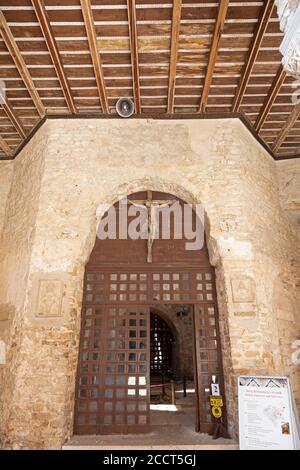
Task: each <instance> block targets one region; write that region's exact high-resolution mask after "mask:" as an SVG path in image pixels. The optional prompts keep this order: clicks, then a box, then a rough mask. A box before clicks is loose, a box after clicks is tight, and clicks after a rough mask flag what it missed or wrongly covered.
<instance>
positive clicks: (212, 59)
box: [199, 0, 229, 112]
mask: <svg viewBox="0 0 300 470" xmlns="http://www.w3.org/2000/svg"><path fill="white" fill-rule="evenodd" d="M228 6H229V0H220V6H219V12H218V17H217V20H216V24H215V30H214V34H213V39H212V44H211V48H210V54H209V60H208V66H207V70H206V76H205V81H204V86H203V92H202V96H201V101H200V108H199V111H200V112H204V111H205V109H206V106H207V101H208V95H209V92H210V87H211V83H212V79H213V73H214V68H215V64H216V61H217V56H218V49H219V44H220V40H221V36H222V32H223V29H224V25H225V19H226V15H227V10H228Z"/></svg>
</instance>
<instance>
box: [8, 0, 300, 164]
mask: <svg viewBox="0 0 300 470" xmlns="http://www.w3.org/2000/svg"><path fill="white" fill-rule="evenodd" d="M274 3H275V2H274V0H265V1H257V0H256V1H255V0H251V1H246V2H240V1H238V0H219V1H218V0H215V1H199V0H44V1H42V0H0V80H1V82H0V103H1V108H0V136H1V138H0V158H8V157H10V156H14V155H15V154H16V152H17V149H18V147H20V146H21V145H22V143H23V142H24V139H26V137H27V136H28V134H29V133H30V131H31V130H32V129H33V128H34V126H35V125H36V124H37V123H38V122H39V121H40V119H41V118H42V117H43V116H45V115H54V114H55V115H63V116H66V115H70V116H72V115H76V116H80V115H95V116H106V115H110V116H112V115H115V113H116V111H115V105H116V102H117V100H118V99H119V98H120V97H124V96H125V97H130V98H132V99H133V100H134V103H135V112H136V114H137V115H139V116H141V117H143V116H144V117H147V116H148V117H158V118H159V117H167V116H168V115H180V116H184V115H185V114H186V115H189V116H190V115H195V118H197V116H199V112H201V113H205V114H206V115H208V117H211V116H212V115H215V116H216V117H217V116H220V115H223V116H224V114H225V115H227V114H228V116H229V117H230V116H232V115H233V114H232V113H236V112H239V113H242V114H245V116H246V117H247V118H248V120H249V122H250V125H251V126H252V128H253V131H254V132H257V133H259V136H260V137H261V138H262V139H263V140H264V142H265V143H266V144H267V145H268V146H269V148H270V150H272V151H273V152H274V155H275V158H286V157H289V156H295V155H299V149H300V108H299V105H298V106H297V105H295V100H297V98H298V99H299V96H300V93H298V95H297V88H298V89H299V88H300V85H299V84H295V80H294V79H293V78H292V77H289V76H287V75H286V73H285V72H284V71H283V68H282V65H281V55H280V52H279V46H280V43H281V41H282V39H283V34H282V33H281V31H280V28H279V20H278V18H277V13H276V7H275V5H274Z"/></svg>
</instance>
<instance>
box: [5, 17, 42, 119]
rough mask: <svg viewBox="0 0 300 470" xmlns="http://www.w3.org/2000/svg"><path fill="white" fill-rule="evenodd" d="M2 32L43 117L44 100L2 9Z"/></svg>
mask: <svg viewBox="0 0 300 470" xmlns="http://www.w3.org/2000/svg"><path fill="white" fill-rule="evenodd" d="M0 34H1V36H2V39H3V41H4V42H5V45H6V47H7V49H8V51H9V52H10V55H11V57H12V59H13V60H14V62H15V65H16V67H17V69H18V72H19V74H20V76H21V78H22V80H23V82H24V83H25V85H26V88H27V90H28V92H29V94H30V96H31V99H32V101H33V103H34V105H35V107H36V109H37V111H38V113H39V115H40V116H41V117H42V116H44V115H45V107H44V105H43V103H42V100H41V98H40V96H39V94H38V92H37V90H36V88H35V86H34V83H33V80H32V78H31V75H30V73H29V71H28V68H27V66H26V64H25V61H24V59H23V57H22V54H21V52H20V50H19V48H18V45H17V43H16V41H15V39H14V37H13V35H12V32H11V30H10V28H9V26H8V24H7V22H6V19H5V16H4V14H3V12H2V11H0Z"/></svg>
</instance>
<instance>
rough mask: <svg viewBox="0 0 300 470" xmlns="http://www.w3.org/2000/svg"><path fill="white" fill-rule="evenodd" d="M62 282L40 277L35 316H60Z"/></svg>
mask: <svg viewBox="0 0 300 470" xmlns="http://www.w3.org/2000/svg"><path fill="white" fill-rule="evenodd" d="M62 297H63V283H62V281H60V280H57V279H40V281H39V289H38V302H37V309H36V316H37V317H43V318H45V317H60V316H61V315H62Z"/></svg>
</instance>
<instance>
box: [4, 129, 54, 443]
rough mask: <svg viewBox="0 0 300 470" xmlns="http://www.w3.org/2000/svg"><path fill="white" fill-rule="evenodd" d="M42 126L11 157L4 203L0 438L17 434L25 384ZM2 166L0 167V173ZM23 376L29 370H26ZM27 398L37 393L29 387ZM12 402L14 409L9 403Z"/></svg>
mask: <svg viewBox="0 0 300 470" xmlns="http://www.w3.org/2000/svg"><path fill="white" fill-rule="evenodd" d="M45 131H46V129H44V130H43V131H42V132H40V133H38V134H37V135H36V136H35V137H34V138H33V139H32V140H31V142H30V143H29V144H28V145H27V148H26V152H24V153H25V155H24V157H25V158H18V159H17V160H15V161H14V172H13V177H12V182H11V187H10V193H9V196H8V201H7V206H6V216H5V223H4V227H3V233H2V243H1V250H0V270H1V284H0V315H1V318H2V321H1V322H0V339H1V340H2V341H4V342H5V344H6V362H7V365H6V366H3V365H0V416H1V419H0V438H1V441H2V442H3V443H5V441H6V437H7V435H10V436H12V437H11V439H12V440H14V437H13V436H14V435H19V427H20V426H24V423H23V424H21V423H19V421H18V419H19V417H20V416H21V415H20V413H19V409H18V408H19V407H22V396H23V395H24V394H26V388H27V384H26V383H24V382H21V381H20V375H19V374H20V371H21V370H22V369H23V370H24V367H26V363H24V362H23V358H24V353H25V350H24V348H23V347H22V342H23V331H24V323H25V322H26V315H24V304H25V301H26V287H27V280H28V270H29V265H30V257H31V252H32V245H33V240H34V233H35V221H36V215H37V210H38V202H39V196H40V183H41V178H42V173H43V161H44V159H43V157H44V146H45V142H46V133H45ZM2 169H3V165H2V164H1V165H0V171H2ZM25 373H26V374H27V375H29V376H30V374H28V370H27V371H25ZM30 393H31V401H32V400H33V395H34V393H36V392H33V390H31V392H30ZM9 402H11V403H12V407H14V408H13V409H12V408H11V407H10V406H8V403H9Z"/></svg>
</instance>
